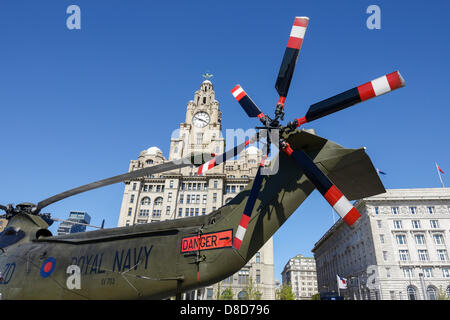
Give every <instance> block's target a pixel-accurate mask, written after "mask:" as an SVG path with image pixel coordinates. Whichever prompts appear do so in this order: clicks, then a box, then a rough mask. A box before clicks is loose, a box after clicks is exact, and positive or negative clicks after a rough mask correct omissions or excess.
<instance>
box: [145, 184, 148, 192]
mask: <svg viewBox="0 0 450 320" xmlns="http://www.w3.org/2000/svg"><path fill="white" fill-rule="evenodd" d="M147 191H148V185H146V184H144V192H147Z"/></svg>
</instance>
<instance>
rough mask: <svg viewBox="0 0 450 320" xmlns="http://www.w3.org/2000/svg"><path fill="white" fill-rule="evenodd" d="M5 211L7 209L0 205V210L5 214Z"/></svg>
mask: <svg viewBox="0 0 450 320" xmlns="http://www.w3.org/2000/svg"><path fill="white" fill-rule="evenodd" d="M7 209H8V208H7V207H5V206H4V205H1V204H0V210H3V211H5V212H6V210H7Z"/></svg>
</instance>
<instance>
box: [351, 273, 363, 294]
mask: <svg viewBox="0 0 450 320" xmlns="http://www.w3.org/2000/svg"><path fill="white" fill-rule="evenodd" d="M350 279H356V280H357V281H358V294H359V299H358V300H362V299H361V298H362V296H361V285H360V284H359V276H357V277H354V276H350Z"/></svg>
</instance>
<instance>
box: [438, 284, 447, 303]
mask: <svg viewBox="0 0 450 320" xmlns="http://www.w3.org/2000/svg"><path fill="white" fill-rule="evenodd" d="M437 299H438V300H450V297H449V296H447V293H446V292H445V290H444V289H443V288H442V286H439V292H438V294H437Z"/></svg>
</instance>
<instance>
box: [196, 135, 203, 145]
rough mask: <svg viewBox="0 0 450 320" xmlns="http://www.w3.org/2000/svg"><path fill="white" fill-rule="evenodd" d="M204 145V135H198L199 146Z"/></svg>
mask: <svg viewBox="0 0 450 320" xmlns="http://www.w3.org/2000/svg"><path fill="white" fill-rule="evenodd" d="M202 143H203V133H197V144H202Z"/></svg>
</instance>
